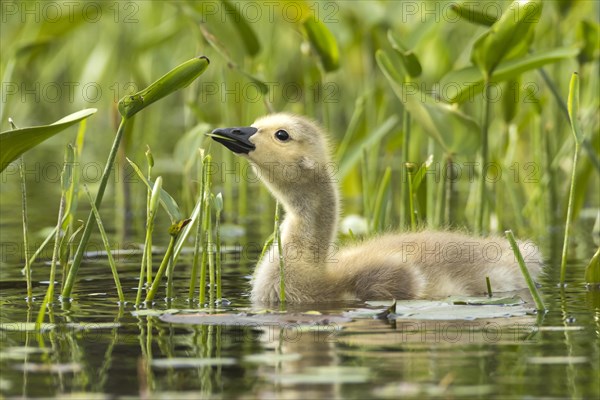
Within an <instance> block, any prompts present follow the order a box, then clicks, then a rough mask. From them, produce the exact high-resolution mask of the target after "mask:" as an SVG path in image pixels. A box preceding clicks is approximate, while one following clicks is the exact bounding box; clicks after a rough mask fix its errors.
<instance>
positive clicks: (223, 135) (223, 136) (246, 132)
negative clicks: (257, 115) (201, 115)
mask: <svg viewBox="0 0 600 400" xmlns="http://www.w3.org/2000/svg"><path fill="white" fill-rule="evenodd" d="M257 131H258V129H256V128H254V127H252V126H247V127H243V128H218V129H215V130H214V131H212V132H211V133H207V135H208V136H210V137H211V138H213V140H215V141H217V142H219V143H221V144H222V145H223V146H225V147H227V148H228V149H229V150H231V151H233V152H234V153H238V154H239V153H244V154H248V153H249V152H250V151H251V150H254V149H255V147H256V146H254V143H252V142H251V141H250V140H249V139H250V136H252V135H254V134H255V133H256V132H257Z"/></svg>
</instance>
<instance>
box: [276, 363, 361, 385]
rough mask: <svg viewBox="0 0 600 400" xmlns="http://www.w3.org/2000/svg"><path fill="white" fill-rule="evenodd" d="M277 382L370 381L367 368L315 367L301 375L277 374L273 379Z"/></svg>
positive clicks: (313, 383)
mask: <svg viewBox="0 0 600 400" xmlns="http://www.w3.org/2000/svg"><path fill="white" fill-rule="evenodd" d="M271 379H272V380H273V381H275V382H278V383H281V384H284V385H298V384H310V385H317V384H332V383H365V382H368V380H369V368H367V367H347V366H331V367H313V368H307V369H306V370H305V371H304V372H303V373H299V374H276V375H273V376H272V377H271Z"/></svg>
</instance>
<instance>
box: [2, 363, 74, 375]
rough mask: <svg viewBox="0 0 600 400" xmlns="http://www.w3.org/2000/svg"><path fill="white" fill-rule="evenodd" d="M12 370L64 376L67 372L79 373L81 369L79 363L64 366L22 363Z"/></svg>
mask: <svg viewBox="0 0 600 400" xmlns="http://www.w3.org/2000/svg"><path fill="white" fill-rule="evenodd" d="M13 368H15V369H18V370H21V371H27V372H42V373H51V374H65V373H68V372H73V373H74V372H79V371H81V370H82V369H83V367H82V366H81V364H79V363H74V362H73V363H65V364H35V363H23V364H16V365H14V366H13Z"/></svg>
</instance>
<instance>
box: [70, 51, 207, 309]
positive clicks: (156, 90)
mask: <svg viewBox="0 0 600 400" xmlns="http://www.w3.org/2000/svg"><path fill="white" fill-rule="evenodd" d="M208 64H209V61H208V58H206V57H204V56H202V57H197V58H193V59H192V60H189V61H187V62H185V63H183V64H181V65H179V66H177V67H175V68H174V69H172V70H171V71H169V72H168V73H167V74H165V75H164V76H162V77H161V78H159V79H158V80H156V81H155V82H154V83H152V84H151V85H150V86H148V87H147V88H146V89H144V90H142V91H140V92H137V93H135V94H133V95H128V96H125V97H124V98H123V99H121V100H120V101H119V105H118V108H119V113H120V114H121V123H120V124H119V128H118V130H117V135H116V136H115V139H114V141H113V144H112V147H111V149H110V153H109V155H108V159H107V161H106V165H105V168H104V172H103V173H102V177H101V179H100V184H99V185H98V192H97V194H96V199H95V201H94V204H95V205H96V208H98V209H100V206H101V204H102V198H103V197H104V191H105V190H106V186H107V184H108V180H109V177H110V172H111V170H112V168H113V164H114V162H115V158H116V156H117V151H118V149H119V145H120V143H121V140H122V138H123V133H124V132H125V127H126V125H127V122H128V121H129V119H130V118H131V117H132V116H133V115H135V114H136V113H138V112H140V111H141V110H143V109H144V108H146V107H147V106H149V105H150V104H152V103H154V102H156V101H158V100H160V99H161V98H163V97H165V96H168V95H169V94H171V93H173V92H175V91H176V90H178V89H181V88H184V87H187V86H188V85H189V84H190V83H192V82H193V81H194V80H196V78H198V77H199V76H200V75H201V74H202V73H203V72H204V71H205V70H206V68H207V67H208ZM93 217H94V215H93V213H92V212H90V214H89V216H88V218H87V221H86V223H85V229H84V230H83V233H82V235H81V240H80V242H79V246H78V247H77V250H76V252H75V255H74V256H73V262H72V264H71V267H70V269H69V274H68V275H67V279H66V281H65V284H64V287H63V291H62V294H61V295H62V298H63V299H67V298H69V297H70V296H71V291H72V290H73V285H74V284H75V277H76V276H77V273H78V271H79V266H80V264H81V261H82V259H83V253H84V251H85V247H86V246H87V243H88V241H89V240H90V236H91V235H92V223H91V222H92V219H93Z"/></svg>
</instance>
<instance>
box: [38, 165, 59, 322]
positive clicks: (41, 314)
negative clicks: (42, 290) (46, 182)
mask: <svg viewBox="0 0 600 400" xmlns="http://www.w3.org/2000/svg"><path fill="white" fill-rule="evenodd" d="M63 171H64V170H63ZM64 210H65V192H64V190H61V195H60V205H59V206H58V219H57V220H58V222H57V223H56V234H55V235H54V250H53V251H52V263H51V264H50V278H49V279H48V281H49V282H48V290H47V291H46V295H45V296H44V301H43V302H42V306H41V307H40V311H39V314H38V317H37V320H36V325H37V329H39V327H40V325H41V324H42V322H44V314H45V312H44V310H45V309H46V307H47V306H48V305H49V304H50V303H51V302H52V298H53V297H54V279H55V277H56V262H57V261H58V255H59V254H58V253H59V249H60V236H61V233H62V229H61V225H62V220H63V213H64Z"/></svg>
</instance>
